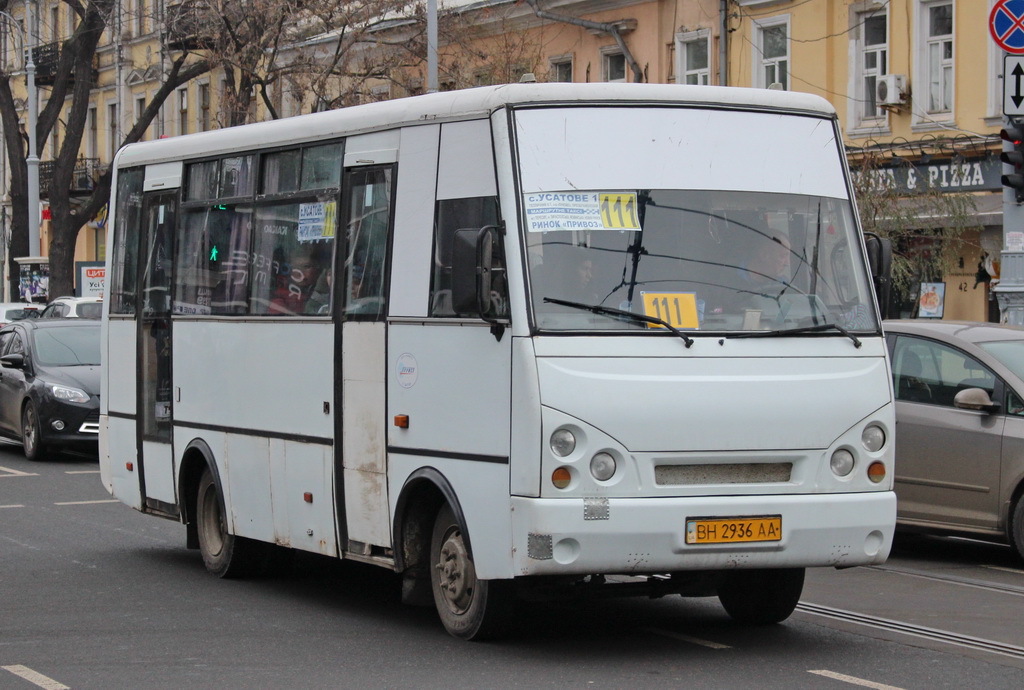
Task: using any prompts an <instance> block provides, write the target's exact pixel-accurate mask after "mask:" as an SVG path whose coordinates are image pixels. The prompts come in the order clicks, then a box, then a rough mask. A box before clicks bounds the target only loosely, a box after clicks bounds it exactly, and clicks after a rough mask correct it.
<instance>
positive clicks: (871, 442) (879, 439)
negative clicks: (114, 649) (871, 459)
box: [860, 424, 885, 453]
mask: <svg viewBox="0 0 1024 690" xmlns="http://www.w3.org/2000/svg"><path fill="white" fill-rule="evenodd" d="M860 442H861V443H863V444H864V448H865V449H866V450H867V451H868V452H869V453H875V452H878V451H880V450H882V446H884V445H885V432H884V431H882V427H880V426H875V425H874V424H870V425H868V426H866V427H864V431H863V432H862V433H861V435H860Z"/></svg>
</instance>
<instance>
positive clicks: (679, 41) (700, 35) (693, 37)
mask: <svg viewBox="0 0 1024 690" xmlns="http://www.w3.org/2000/svg"><path fill="white" fill-rule="evenodd" d="M699 41H703V42H705V43H706V44H707V47H708V64H707V66H706V67H702V68H696V69H694V68H692V67H691V65H689V64H687V61H686V46H687V45H689V44H691V43H697V42H699ZM711 48H712V46H711V30H710V29H698V30H697V31H686V32H683V33H678V34H676V48H675V50H676V61H675V62H676V64H675V71H676V83H677V84H686V83H687V81H686V77H687V76H688V75H690V74H696V75H697V83H698V84H701V85H708V84H711V83H712V82H711V67H712V63H713V62H714V60H713V54H712V50H711Z"/></svg>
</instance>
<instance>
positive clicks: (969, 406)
mask: <svg viewBox="0 0 1024 690" xmlns="http://www.w3.org/2000/svg"><path fill="white" fill-rule="evenodd" d="M953 407H958V408H960V409H961V410H978V411H981V412H989V413H991V412H998V411H999V403H994V402H992V398H990V397H988V392H987V391H985V390H984V389H981V388H965V389H964V390H962V391H960V392H959V393H957V394H956V396H955V397H954V398H953Z"/></svg>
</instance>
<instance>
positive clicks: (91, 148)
mask: <svg viewBox="0 0 1024 690" xmlns="http://www.w3.org/2000/svg"><path fill="white" fill-rule="evenodd" d="M98 119H99V115H98V113H97V112H96V108H95V106H94V107H91V108H89V114H88V115H87V116H86V127H87V129H88V132H87V134H86V137H85V157H86V158H99V155H100V133H99V122H98Z"/></svg>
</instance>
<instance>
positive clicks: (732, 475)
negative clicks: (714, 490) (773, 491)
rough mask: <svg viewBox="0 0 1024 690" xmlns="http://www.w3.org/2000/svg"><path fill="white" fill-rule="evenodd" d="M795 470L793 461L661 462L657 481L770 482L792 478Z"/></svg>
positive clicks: (676, 483) (699, 483) (690, 483)
mask: <svg viewBox="0 0 1024 690" xmlns="http://www.w3.org/2000/svg"><path fill="white" fill-rule="evenodd" d="M792 474H793V463H791V462H755V463H729V464H722V465H658V466H657V467H655V468H654V481H655V482H656V483H657V484H658V485H659V486H694V485H697V486H702V485H705V484H767V483H778V482H788V481H789V480H790V477H791V476H792Z"/></svg>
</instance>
